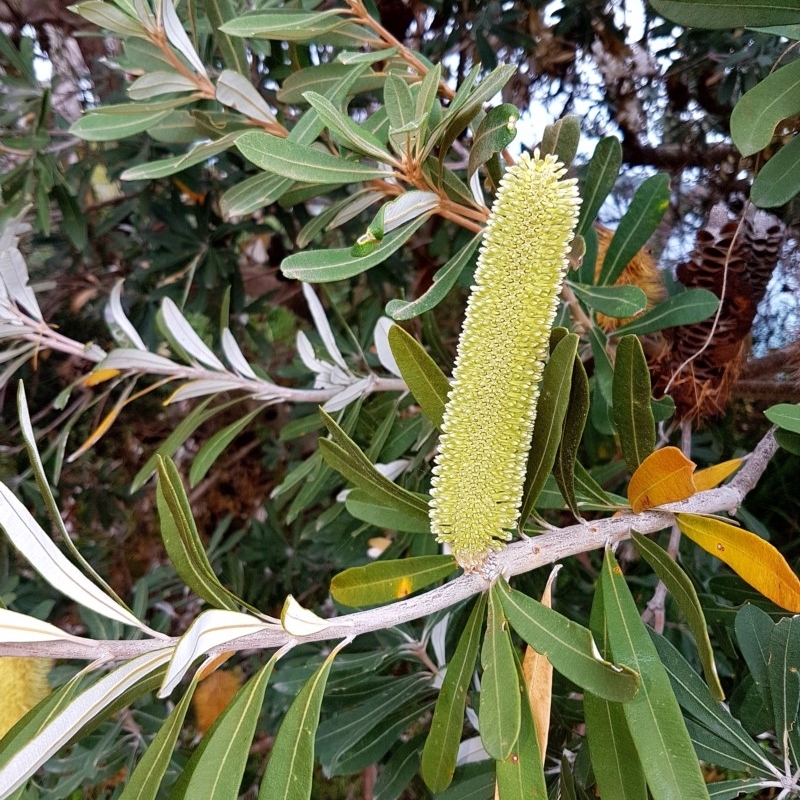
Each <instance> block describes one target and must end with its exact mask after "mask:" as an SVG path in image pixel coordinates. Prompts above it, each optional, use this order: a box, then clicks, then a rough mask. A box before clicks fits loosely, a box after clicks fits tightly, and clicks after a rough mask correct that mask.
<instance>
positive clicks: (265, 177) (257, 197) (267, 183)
mask: <svg viewBox="0 0 800 800" xmlns="http://www.w3.org/2000/svg"><path fill="white" fill-rule="evenodd" d="M292 183H293V182H292V180H291V179H290V178H284V177H282V176H281V175H272V174H270V173H269V172H262V173H260V174H258V175H252V176H251V177H249V178H246V179H245V180H243V181H241V182H240V183H237V184H236V185H235V186H231V188H230V189H228V190H227V191H226V192H225V193H224V194H223V195H222V197H221V198H220V202H219V205H220V210H221V211H222V215H223V216H224V217H225V218H226V219H228V218H230V217H238V216H244V215H246V214H252V213H253V212H254V211H258V209H259V208H263V207H264V206H268V205H269V204H270V203H274V202H275V201H276V200H278V199H279V198H280V197H281V195H283V194H284V192H286V190H287V189H289V187H290V186H291V185H292Z"/></svg>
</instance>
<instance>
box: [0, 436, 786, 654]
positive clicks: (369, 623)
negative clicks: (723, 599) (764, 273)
mask: <svg viewBox="0 0 800 800" xmlns="http://www.w3.org/2000/svg"><path fill="white" fill-rule="evenodd" d="M777 449H778V444H777V442H776V441H775V437H774V436H773V435H772V431H769V432H768V433H767V435H766V436H765V437H764V438H763V439H762V440H761V441H760V442H759V444H758V446H757V447H756V449H755V450H754V451H753V452H752V453H751V454H750V456H749V457H748V459H747V462H746V463H745V465H744V467H743V468H742V469H741V470H740V471H739V473H738V474H737V475H736V477H735V478H734V479H733V480H732V481H731V482H730V483H729V484H727V485H725V486H721V487H719V488H718V489H712V490H710V491H707V492H700V493H698V494H696V495H694V496H693V497H690V498H689V499H688V500H683V501H681V502H680V503H672V504H670V505H668V506H663V507H662V508H659V509H655V510H652V511H645V512H644V513H641V514H633V513H632V512H627V513H623V514H621V515H619V516H614V517H608V518H607V519H602V520H597V521H594V522H583V523H580V524H577V525H570V526H569V527H566V528H561V529H560V530H554V531H549V532H548V533H545V534H543V535H541V536H536V537H533V538H531V539H526V540H524V541H520V542H515V543H514V544H511V545H509V546H508V547H506V548H505V549H503V550H501V551H500V552H498V553H497V554H495V555H494V556H493V557H492V558H491V559H490V562H489V565H488V567H487V569H486V570H485V574H484V575H479V574H474V575H461V576H460V577H458V578H456V579H455V580H452V581H450V582H449V583H446V584H444V585H443V586H439V587H437V588H435V589H432V590H431V591H429V592H425V593H424V594H421V595H419V596H418V597H412V598H409V599H408V600H401V601H400V602H397V603H392V604H390V605H386V606H382V607H380V608H375V609H371V610H369V611H357V612H355V613H353V614H345V615H344V616H341V617H337V618H335V619H332V620H330V622H331V625H330V627H329V628H326V629H325V630H322V631H319V632H317V633H315V634H312V635H310V636H307V637H304V638H303V639H302V640H301V639H296V638H294V637H292V636H290V635H289V634H288V633H286V632H285V631H283V630H282V629H278V630H267V631H263V632H260V633H258V634H253V635H250V636H246V637H242V638H241V639H237V640H235V641H233V642H230V643H228V644H225V645H222V646H220V647H218V648H216V649H215V650H212V651H211V654H212V655H215V654H217V653H222V652H230V651H234V650H251V649H254V648H267V649H272V648H278V647H282V646H283V645H285V644H289V643H291V642H292V641H295V642H297V643H298V644H300V643H301V641H302V642H311V641H322V640H326V639H342V638H345V637H347V636H357V635H359V634H362V633H368V632H371V631H377V630H383V629H386V628H392V627H395V626H397V625H400V624H402V623H404V622H410V621H412V620H415V619H419V618H420V617H425V616H428V615H429V614H432V613H434V612H436V611H441V610H443V609H446V608H449V607H451V606H453V605H455V604H456V603H459V602H461V601H462V600H466V599H468V598H469V597H472V596H473V595H475V594H478V593H479V592H482V591H484V590H485V589H486V588H487V587H488V586H489V585H490V583H491V581H492V580H494V579H495V578H496V577H497V576H499V575H504V576H505V577H506V578H510V577H512V576H514V575H521V574H522V573H525V572H530V571H531V570H533V569H536V568H538V567H543V566H546V565H547V564H553V563H554V562H556V561H560V560H561V559H564V558H567V557H568V556H574V555H577V554H578V553H585V552H588V551H591V550H597V549H599V548H601V547H605V546H606V545H607V544H616V543H617V542H621V541H623V540H625V539H628V538H629V537H630V535H631V530H636V531H637V532H638V533H643V534H650V533H656V532H658V531H661V530H663V529H664V528H668V527H669V526H670V525H672V523H673V521H674V514H676V513H692V514H712V513H716V512H719V511H729V512H735V511H736V509H738V508H739V506H740V505H741V503H742V501H743V500H744V498H745V496H746V495H747V493H748V492H749V491H750V490H751V489H752V488H753V487H754V486H755V485H756V483H758V480H759V478H760V477H761V475H762V474H763V472H764V470H765V469H766V468H767V465H768V464H769V461H770V459H771V458H772V456H773V455H774V454H775V452H776V450H777ZM0 635H1V634H0ZM177 641H178V640H177V639H171V640H168V641H164V640H154V639H138V640H125V641H115V640H106V641H91V640H87V644H86V645H82V644H75V643H73V642H36V643H31V644H2V643H0V655H5V656H41V657H49V658H74V659H84V660H95V659H101V658H102V659H108V660H120V659H128V658H132V657H134V656H136V655H140V654H142V653H147V652H151V651H153V650H157V649H159V648H163V647H165V646H170V645H173V646H174V645H175V644H177Z"/></svg>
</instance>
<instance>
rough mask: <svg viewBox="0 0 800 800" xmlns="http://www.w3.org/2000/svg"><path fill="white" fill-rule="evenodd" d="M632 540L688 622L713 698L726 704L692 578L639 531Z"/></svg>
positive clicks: (665, 552)
mask: <svg viewBox="0 0 800 800" xmlns="http://www.w3.org/2000/svg"><path fill="white" fill-rule="evenodd" d="M631 537H632V539H633V541H634V544H635V545H636V549H637V550H638V551H639V554H640V555H641V556H642V558H644V560H645V561H647V563H648V564H649V565H650V566H651V567H652V568H653V571H654V572H655V573H656V575H658V577H659V579H660V580H661V582H662V583H663V584H664V585H665V586H666V587H667V589H669V593H670V594H671V595H672V597H673V598H674V599H675V602H676V603H677V604H678V608H680V610H681V613H682V614H683V616H684V618H685V619H686V622H687V623H688V625H689V629H690V630H691V632H692V635H693V636H694V640H695V642H696V643H697V653H698V655H699V656H700V663H701V664H702V665H703V673H704V674H705V676H706V680H707V681H708V685H709V688H710V690H711V694H712V695H713V696H714V698H715V699H716V700H724V699H725V692H724V691H723V690H722V686H721V685H720V682H719V675H718V674H717V666H716V664H715V663H714V648H713V647H712V646H711V641H710V639H709V638H708V629H707V627H706V620H705V617H704V616H703V608H702V606H701V605H700V598H699V597H698V596H697V592H696V591H695V588H694V585H693V584H692V582H691V580H689V576H688V575H687V574H686V573H685V572H684V571H683V570H682V569H681V568H680V567H679V566H678V564H676V563H675V561H674V559H672V558H671V557H670V555H669V553H667V551H666V550H664V548H662V547H659V546H658V545H657V544H656V543H655V542H654V541H652V540H651V539H648V538H647V537H646V536H642V535H641V534H640V533H637V532H636V531H631Z"/></svg>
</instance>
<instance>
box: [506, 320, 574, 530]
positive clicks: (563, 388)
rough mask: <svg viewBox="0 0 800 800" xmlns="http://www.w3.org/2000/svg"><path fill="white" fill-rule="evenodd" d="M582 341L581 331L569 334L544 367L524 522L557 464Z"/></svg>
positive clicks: (523, 510) (534, 428)
mask: <svg viewBox="0 0 800 800" xmlns="http://www.w3.org/2000/svg"><path fill="white" fill-rule="evenodd" d="M578 342H579V340H578V336H577V334H574V333H571V334H568V335H567V336H565V337H564V338H563V339H562V340H561V341H560V342H559V343H558V344H557V345H556V346H555V348H554V349H553V352H552V354H551V356H550V358H549V359H548V360H547V363H546V364H545V367H544V373H543V375H542V385H541V393H540V395H539V401H538V404H537V406H536V422H535V423H534V427H533V438H532V439H531V448H530V452H529V454H528V466H527V470H526V478H525V487H524V490H523V494H522V507H521V511H520V519H521V520H522V521H523V522H524V521H525V520H526V519H527V518H528V517H529V516H530V513H531V511H532V510H533V508H534V506H535V505H536V500H537V499H538V497H539V494H540V492H541V491H542V489H543V488H544V484H545V482H546V481H547V476H548V475H549V474H550V471H551V470H552V469H553V465H554V464H555V460H556V453H557V452H558V446H559V444H560V443H561V435H562V430H563V426H564V418H565V416H566V414H567V409H568V407H569V399H570V389H571V387H572V373H573V370H572V365H573V363H574V361H575V356H576V355H577V352H578Z"/></svg>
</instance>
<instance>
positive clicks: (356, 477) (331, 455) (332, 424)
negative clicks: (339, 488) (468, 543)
mask: <svg viewBox="0 0 800 800" xmlns="http://www.w3.org/2000/svg"><path fill="white" fill-rule="evenodd" d="M319 413H320V414H321V415H322V418H323V420H324V421H325V425H326V427H327V428H328V431H329V432H330V434H331V438H330V439H320V441H319V449H320V452H321V453H322V457H323V458H324V459H325V461H326V462H327V463H328V464H329V465H330V466H331V467H332V468H333V469H335V470H337V471H338V472H339V473H341V474H342V475H343V476H344V477H345V478H347V479H348V480H349V481H351V482H352V483H354V484H355V485H356V486H358V487H359V488H360V489H363V490H364V491H365V492H367V494H369V495H371V496H372V497H375V498H377V499H379V500H383V501H384V502H385V503H386V504H393V505H394V507H395V508H396V509H397V510H398V511H412V512H413V511H415V510H416V511H423V512H425V513H427V511H428V501H427V500H426V499H425V498H424V497H423V496H422V495H418V494H414V493H413V492H409V491H408V489H404V488H403V487H402V486H398V485H397V484H396V483H394V482H393V481H390V480H389V479H388V478H387V477H386V476H385V475H382V474H381V473H380V472H378V470H377V469H376V468H375V465H374V464H373V463H372V462H371V461H370V460H369V459H368V458H367V457H366V456H365V455H364V453H363V452H362V451H361V448H359V446H358V445H357V444H356V443H355V442H354V441H353V440H352V439H351V438H350V437H349V436H348V435H347V434H346V433H345V432H344V431H343V430H342V428H340V427H339V425H338V424H337V423H336V421H335V420H334V419H333V418H332V417H331V416H329V415H328V414H326V413H325V412H324V411H323V410H322V409H320V412H319Z"/></svg>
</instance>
